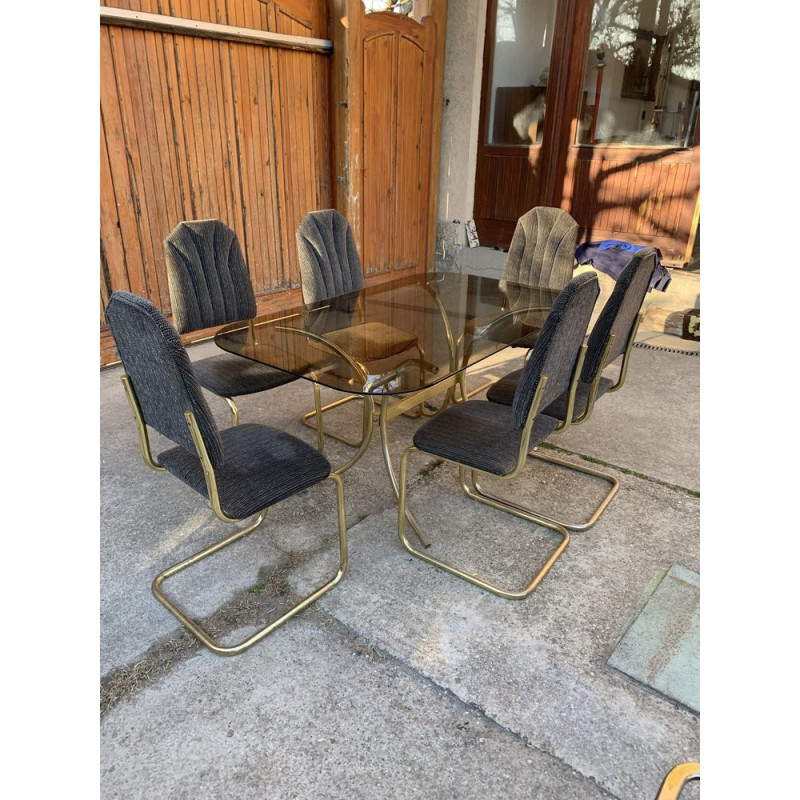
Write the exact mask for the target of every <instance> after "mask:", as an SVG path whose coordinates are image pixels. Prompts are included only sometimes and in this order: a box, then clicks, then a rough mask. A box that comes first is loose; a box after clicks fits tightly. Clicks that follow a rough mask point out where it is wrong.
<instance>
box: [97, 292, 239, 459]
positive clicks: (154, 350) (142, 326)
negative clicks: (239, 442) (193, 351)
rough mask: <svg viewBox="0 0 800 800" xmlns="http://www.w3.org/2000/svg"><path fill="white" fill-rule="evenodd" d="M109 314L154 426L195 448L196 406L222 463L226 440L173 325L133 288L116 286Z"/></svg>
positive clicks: (146, 418) (138, 394) (211, 452)
mask: <svg viewBox="0 0 800 800" xmlns="http://www.w3.org/2000/svg"><path fill="white" fill-rule="evenodd" d="M106 319H108V324H109V326H110V328H111V333H112V335H113V336H114V342H115V343H116V345H117V351H118V352H119V356H120V358H121V359H122V366H123V367H124V369H125V372H126V373H127V375H128V377H129V378H130V381H131V384H132V385H133V390H134V392H135V393H136V397H137V399H138V400H139V407H140V408H141V411H142V415H143V416H144V421H145V422H146V423H147V424H148V425H149V426H150V427H151V428H153V430H156V431H158V432H159V433H161V434H163V435H164V436H166V437H167V438H168V439H170V440H172V441H173V442H175V443H176V444H179V445H180V446H181V447H183V448H184V449H186V450H188V451H189V452H190V453H195V449H194V442H193V441H192V437H191V434H190V433H189V428H188V427H187V425H186V419H185V417H184V416H183V414H184V412H185V411H192V412H194V415H195V417H196V419H197V424H198V425H199V427H200V431H201V432H202V434H203V441H204V442H205V444H206V448H207V450H208V455H209V458H210V459H211V463H212V464H213V465H214V466H215V467H216V466H218V465H219V464H221V463H222V458H223V457H222V440H221V439H220V436H219V432H218V430H217V425H216V422H214V417H213V416H212V415H211V411H210V410H209V408H208V405H207V403H206V401H205V398H204V397H203V392H202V391H201V390H200V385H199V383H198V382H197V378H196V377H195V374H194V371H193V370H192V363H191V361H189V357H188V356H187V355H186V350H185V349H184V347H183V344H182V343H181V339H180V336H178V334H177V332H176V331H175V329H174V328H173V327H172V325H170V324H169V322H168V321H167V320H166V319H165V317H164V315H163V314H162V313H161V312H160V311H159V310H158V309H157V308H156V307H155V306H154V305H153V304H152V303H151V302H150V301H149V300H146V299H145V298H143V297H138V296H137V295H135V294H131V293H130V292H120V291H116V292H113V293H112V295H111V298H110V300H109V301H108V306H107V307H106Z"/></svg>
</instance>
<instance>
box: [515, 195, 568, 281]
mask: <svg viewBox="0 0 800 800" xmlns="http://www.w3.org/2000/svg"><path fill="white" fill-rule="evenodd" d="M577 243H578V223H577V222H575V220H574V219H573V218H572V217H571V216H570V215H569V214H568V213H567V212H566V211H564V210H562V209H560V208H548V207H546V206H537V207H536V208H532V209H531V210H530V211H528V212H527V213H526V214H523V215H522V216H521V217H520V218H519V220H518V222H517V227H516V228H515V230H514V236H513V237H512V238H511V246H510V247H509V248H508V255H507V256H506V263H505V266H504V268H503V280H505V281H511V282H514V283H527V284H529V285H531V286H547V287H549V288H551V289H563V288H564V287H565V286H566V285H567V284H568V283H569V282H570V280H571V278H572V270H573V266H574V264H575V247H576V245H577Z"/></svg>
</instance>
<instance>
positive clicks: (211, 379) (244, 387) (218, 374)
mask: <svg viewBox="0 0 800 800" xmlns="http://www.w3.org/2000/svg"><path fill="white" fill-rule="evenodd" d="M192 366H193V367H194V374H195V375H196V376H197V380H198V382H199V383H200V385H201V386H202V387H203V388H204V389H208V391H209V392H212V393H213V394H216V395H219V396H221V397H240V396H243V395H247V394H255V393H256V392H265V391H266V390H267V389H274V388H275V387H276V386H283V384H284V383H289V382H290V381H293V380H296V378H297V376H296V375H292V374H291V373H289V372H284V371H283V370H280V369H276V368H274V367H268V366H267V365H266V364H259V363H258V361H251V360H250V359H249V358H244V357H243V356H237V355H233V354H232V353H220V355H217V356H209V357H208V358H202V359H198V360H197V361H194V362H192Z"/></svg>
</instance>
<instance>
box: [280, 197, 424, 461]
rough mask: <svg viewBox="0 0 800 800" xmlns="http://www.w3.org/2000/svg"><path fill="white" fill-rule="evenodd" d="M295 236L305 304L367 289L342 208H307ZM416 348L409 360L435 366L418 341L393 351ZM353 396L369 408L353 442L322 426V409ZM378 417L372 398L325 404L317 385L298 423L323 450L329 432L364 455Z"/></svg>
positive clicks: (357, 309) (419, 365)
mask: <svg viewBox="0 0 800 800" xmlns="http://www.w3.org/2000/svg"><path fill="white" fill-rule="evenodd" d="M295 238H296V242H297V252H298V259H299V261H300V283H301V287H302V291H303V302H304V303H306V304H312V303H319V302H321V301H324V300H327V299H331V298H333V297H337V296H339V295H343V294H347V293H349V292H354V291H359V290H361V289H362V288H363V287H364V273H363V271H362V268H361V259H360V257H359V255H358V249H357V248H356V244H355V239H354V237H353V232H352V229H351V228H350V224H349V222H348V221H347V219H346V218H345V217H344V216H343V215H342V214H341V213H340V212H338V211H336V210H335V209H324V210H321V211H311V212H309V213H308V214H306V216H305V218H304V219H303V220H302V221H301V223H300V225H299V226H298V228H297V231H296V234H295ZM359 302H360V301H359ZM359 310H360V305H359V304H357V306H356V308H355V309H354V312H356V313H357V312H358V311H359ZM333 344H334V343H333V342H328V345H329V346H332V345H333ZM412 348H415V349H416V350H417V351H418V353H419V356H420V357H419V358H418V359H407V361H410V362H413V363H415V364H416V365H417V366H418V367H419V368H420V369H426V368H432V365H430V364H428V363H426V362H425V354H424V353H423V352H422V348H421V347H420V345H419V342H417V341H414V342H413V343H412V344H411V345H409V346H408V347H406V348H404V349H402V350H399V351H398V352H397V353H391V354H389V355H390V356H391V357H394V356H400V355H402V353H404V352H406V351H407V350H411V349H412ZM331 349H333V347H331ZM347 361H348V363H349V364H351V365H352V363H353V362H355V363H356V364H357V365H358V368H359V369H360V370H361V371H363V372H364V373H365V374H367V372H368V371H367V369H366V367H365V366H364V365H363V364H361V363H360V362H358V361H357V360H356V359H353V358H350V357H348V359H347ZM353 400H361V401H362V403H363V404H364V406H365V410H364V416H363V420H364V426H363V429H362V438H361V440H360V441H354V440H353V439H352V438H350V437H347V436H345V435H343V434H341V433H338V432H336V431H331V430H325V427H324V417H323V414H324V412H326V411H330V410H332V409H334V408H338V407H339V406H341V405H344V404H345V403H349V402H351V401H353ZM423 413H424V409H420V410H419V411H418V412H417V413H416V414H414V413H411V412H409V413H408V414H407V416H419V415H420V414H423ZM368 414H369V419H370V430H369V431H368V430H367V425H366V420H367V418H368ZM377 416H378V411H377V409H376V408H375V404H374V402H373V400H372V398H371V397H368V396H364V395H347V396H346V397H341V398H339V399H337V400H334V401H332V402H330V403H326V404H324V405H323V403H322V394H321V389H320V387H319V385H318V384H316V383H315V384H314V408H313V409H312V410H311V411H307V412H306V413H305V414H303V415H302V416H301V417H300V421H301V423H302V424H303V425H305V426H306V427H308V428H311V429H312V430H314V431H316V432H317V440H318V448H319V450H320V452H322V450H323V448H324V443H325V436H326V435H328V436H330V437H332V438H334V439H337V440H338V441H340V442H343V443H344V444H346V445H348V446H350V447H356V448H358V451H359V454H360V453H361V452H363V449H364V447H365V446H366V444H367V443H368V437H370V436H371V431H372V427H373V422H374V420H375V419H376V418H377ZM353 460H354V459H351V460H350V461H349V462H348V465H349V464H352V463H353ZM355 460H357V459H355ZM340 471H341V470H340Z"/></svg>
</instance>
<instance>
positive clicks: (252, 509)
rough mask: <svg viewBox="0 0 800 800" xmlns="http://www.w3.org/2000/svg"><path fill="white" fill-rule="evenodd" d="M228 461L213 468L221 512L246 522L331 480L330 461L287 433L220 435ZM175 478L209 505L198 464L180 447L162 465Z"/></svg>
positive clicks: (254, 428) (250, 428) (235, 430)
mask: <svg viewBox="0 0 800 800" xmlns="http://www.w3.org/2000/svg"><path fill="white" fill-rule="evenodd" d="M220 436H221V438H222V445H223V448H224V453H225V461H224V463H223V464H222V465H220V466H219V467H216V468H215V470H214V471H215V474H216V478H217V488H218V491H219V497H220V505H221V506H222V510H223V511H224V512H225V513H226V514H227V515H228V516H229V517H233V518H235V519H244V518H245V517H249V516H250V515H252V514H255V513H256V512H257V511H261V510H262V509H264V508H267V507H268V506H271V505H273V504H274V503H277V502H279V501H280V500H283V499H284V498H286V497H290V496H291V495H293V494H295V493H296V492H300V491H302V490H303V489H307V488H308V487H309V486H313V485H314V484H316V483H319V482H320V481H322V480H324V479H325V478H327V477H328V475H329V474H330V471H331V466H330V464H329V463H328V459H327V458H325V456H323V455H322V454H321V453H320V452H318V451H317V450H315V449H314V448H313V447H311V446H310V445H308V444H306V443H305V442H303V441H301V440H300V439H298V438H296V437H295V436H292V435H291V434H289V433H286V432H284V431H281V430H278V429H276V428H271V427H269V426H268V425H256V424H244V425H237V426H235V427H232V428H227V429H225V430H223V431H220ZM158 461H159V463H160V464H161V466H163V467H165V468H166V469H167V470H168V471H169V472H171V473H172V474H173V475H174V476H175V477H176V478H178V479H179V480H181V481H183V482H184V483H185V484H187V485H188V486H190V487H191V488H192V489H194V490H195V491H197V492H199V493H200V494H202V495H203V497H205V498H206V499H208V489H207V487H206V481H205V477H204V475H203V466H202V464H201V463H200V459H199V458H198V457H197V456H196V455H195V454H194V453H190V452H188V451H187V450H184V449H183V448H182V447H175V448H172V449H170V450H167V451H165V452H163V453H162V454H161V455H160V456H159V459H158Z"/></svg>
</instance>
